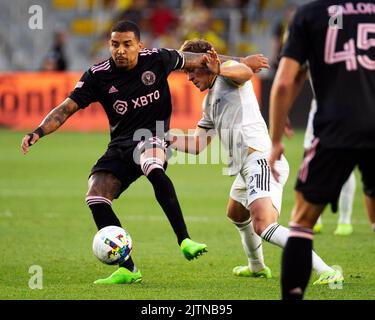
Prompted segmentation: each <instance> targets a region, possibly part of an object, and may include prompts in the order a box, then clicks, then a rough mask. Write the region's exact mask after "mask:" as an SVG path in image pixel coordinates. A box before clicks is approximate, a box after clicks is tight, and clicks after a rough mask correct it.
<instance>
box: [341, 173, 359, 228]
mask: <svg viewBox="0 0 375 320" xmlns="http://www.w3.org/2000/svg"><path fill="white" fill-rule="evenodd" d="M355 187H356V182H355V175H354V172H352V173H351V175H350V177H349V178H348V180H346V182H345V184H344V185H343V186H342V189H341V193H340V198H339V208H340V217H339V224H340V223H347V224H350V217H351V215H352V209H353V200H354V193H355Z"/></svg>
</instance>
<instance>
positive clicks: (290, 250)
mask: <svg viewBox="0 0 375 320" xmlns="http://www.w3.org/2000/svg"><path fill="white" fill-rule="evenodd" d="M311 268H312V240H311V239H307V238H299V237H293V236H292V237H290V236H289V238H288V241H287V243H286V245H285V248H284V252H283V257H282V270H281V288H282V299H283V300H302V298H303V294H304V292H305V289H306V286H307V283H308V282H309V279H310V275H311Z"/></svg>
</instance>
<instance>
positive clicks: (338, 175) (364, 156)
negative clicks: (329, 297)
mask: <svg viewBox="0 0 375 320" xmlns="http://www.w3.org/2000/svg"><path fill="white" fill-rule="evenodd" d="M357 166H358V169H359V171H360V172H361V176H362V182H363V191H364V193H365V194H366V195H368V196H370V197H375V149H331V148H324V147H323V146H321V144H320V143H319V139H315V140H314V142H313V144H312V146H311V148H310V149H308V150H306V151H305V153H304V159H303V162H302V165H301V167H300V169H299V173H298V176H297V182H296V185H295V190H297V191H299V192H301V193H302V194H303V196H304V198H305V199H306V200H307V201H309V202H311V203H314V204H324V205H325V204H328V203H330V204H331V206H332V211H333V212H336V211H337V201H338V198H339V196H340V192H341V188H342V186H343V184H344V183H345V182H346V180H347V179H348V178H349V176H350V174H351V172H352V171H353V169H354V168H355V167H357Z"/></svg>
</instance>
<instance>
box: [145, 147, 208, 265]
mask: <svg viewBox="0 0 375 320" xmlns="http://www.w3.org/2000/svg"><path fill="white" fill-rule="evenodd" d="M147 151H148V150H147ZM156 152H158V151H156ZM159 152H160V150H159ZM141 168H142V171H143V173H144V175H145V176H146V177H147V179H148V180H149V181H150V182H151V184H152V186H153V188H154V192H155V197H156V200H157V201H158V202H159V204H160V206H161V207H162V209H163V211H164V213H165V215H166V216H167V218H168V220H169V223H170V224H171V226H172V228H173V231H174V233H175V234H176V237H177V242H178V244H179V245H180V247H181V251H182V253H183V254H184V256H185V258H186V259H188V260H191V259H194V258H197V257H198V256H200V255H202V254H203V253H204V252H207V245H205V244H204V243H198V242H195V241H193V240H191V239H190V236H189V233H188V231H187V227H186V224H185V220H184V217H183V214H182V210H181V207H180V204H179V202H178V199H177V195H176V191H175V188H174V186H173V183H172V181H171V179H169V177H168V176H167V175H166V174H165V171H164V167H163V161H162V160H160V159H159V158H157V157H150V158H146V157H142V158H141Z"/></svg>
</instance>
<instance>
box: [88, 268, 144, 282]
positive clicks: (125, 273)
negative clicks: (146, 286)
mask: <svg viewBox="0 0 375 320" xmlns="http://www.w3.org/2000/svg"><path fill="white" fill-rule="evenodd" d="M141 281H142V274H141V271H139V270H138V271H137V272H131V271H130V270H128V269H126V268H123V267H120V268H118V269H117V270H116V271H115V272H113V273H112V274H111V275H110V276H109V277H108V278H105V279H98V280H96V281H94V283H95V284H131V283H138V282H141Z"/></svg>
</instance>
